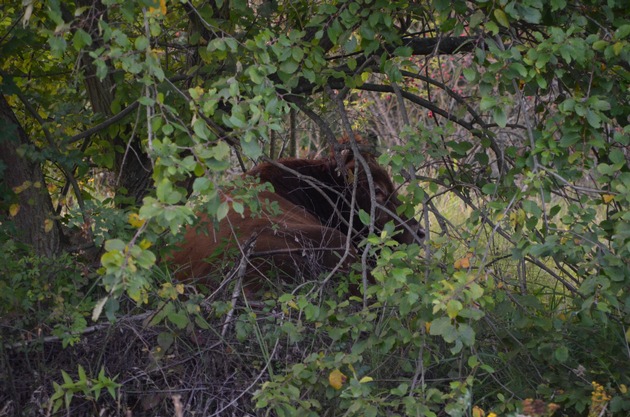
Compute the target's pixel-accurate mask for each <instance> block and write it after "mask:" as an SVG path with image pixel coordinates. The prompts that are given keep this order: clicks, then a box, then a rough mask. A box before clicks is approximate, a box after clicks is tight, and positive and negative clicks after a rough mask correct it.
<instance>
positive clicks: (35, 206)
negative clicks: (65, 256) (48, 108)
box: [0, 94, 61, 257]
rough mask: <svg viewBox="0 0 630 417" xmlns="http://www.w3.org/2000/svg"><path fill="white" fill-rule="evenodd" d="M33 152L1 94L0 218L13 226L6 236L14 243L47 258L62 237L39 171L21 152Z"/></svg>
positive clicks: (54, 251)
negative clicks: (1, 189)
mask: <svg viewBox="0 0 630 417" xmlns="http://www.w3.org/2000/svg"><path fill="white" fill-rule="evenodd" d="M29 148H30V149H29ZM18 149H19V150H18ZM32 149H34V147H33V144H32V143H31V142H30V141H29V138H28V137H27V135H26V132H25V131H24V129H23V128H22V126H21V125H20V123H19V122H18V120H17V118H16V117H15V114H14V113H13V110H12V109H11V107H10V106H9V103H8V102H7V100H6V99H5V97H4V95H1V94H0V165H4V167H3V168H4V171H3V172H2V176H0V187H1V188H5V190H3V192H2V193H0V198H1V199H2V200H0V206H1V207H2V208H3V210H2V212H1V213H0V218H2V217H5V216H6V218H7V219H8V221H9V222H12V223H13V225H14V228H13V229H12V230H11V228H9V230H10V232H9V233H10V234H11V235H12V236H13V237H14V238H15V239H16V240H18V241H20V242H23V243H25V244H27V245H29V246H31V247H32V248H33V249H34V250H35V253H37V254H38V255H41V256H49V257H50V256H54V255H55V254H57V253H58V252H59V249H60V243H61V234H60V232H59V228H58V224H57V222H56V221H55V220H54V218H53V206H52V201H51V199H50V195H49V194H48V189H47V187H46V183H45V182H44V174H43V172H42V168H41V166H40V164H39V162H37V161H34V160H32V159H30V158H29V154H30V152H26V153H24V152H22V150H32ZM5 198H6V200H5ZM4 222H5V220H3V221H2V223H4ZM9 224H10V223H9Z"/></svg>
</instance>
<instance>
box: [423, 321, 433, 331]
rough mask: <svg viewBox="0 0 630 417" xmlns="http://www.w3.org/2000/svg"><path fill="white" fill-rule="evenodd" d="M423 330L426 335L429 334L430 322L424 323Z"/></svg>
mask: <svg viewBox="0 0 630 417" xmlns="http://www.w3.org/2000/svg"><path fill="white" fill-rule="evenodd" d="M424 328H425V329H426V331H427V333H429V332H430V331H431V322H430V321H427V322H426V323H424Z"/></svg>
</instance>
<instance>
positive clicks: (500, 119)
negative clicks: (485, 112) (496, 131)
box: [492, 106, 507, 127]
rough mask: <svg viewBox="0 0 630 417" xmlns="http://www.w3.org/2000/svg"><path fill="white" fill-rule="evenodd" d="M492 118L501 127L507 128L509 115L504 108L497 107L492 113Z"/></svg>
mask: <svg viewBox="0 0 630 417" xmlns="http://www.w3.org/2000/svg"><path fill="white" fill-rule="evenodd" d="M492 118H493V119H494V122H495V123H496V124H497V125H498V126H499V127H505V126H507V115H506V114H505V110H503V107H499V106H497V107H495V108H494V109H493V111H492Z"/></svg>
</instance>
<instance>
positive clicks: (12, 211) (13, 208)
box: [9, 203, 20, 217]
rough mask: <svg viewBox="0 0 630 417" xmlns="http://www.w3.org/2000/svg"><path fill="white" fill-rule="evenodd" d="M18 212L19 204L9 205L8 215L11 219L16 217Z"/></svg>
mask: <svg viewBox="0 0 630 417" xmlns="http://www.w3.org/2000/svg"><path fill="white" fill-rule="evenodd" d="M19 211H20V205H19V204H17V203H16V204H11V205H10V206H9V214H10V215H11V217H15V216H17V214H18V212H19Z"/></svg>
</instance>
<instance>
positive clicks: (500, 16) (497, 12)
mask: <svg viewBox="0 0 630 417" xmlns="http://www.w3.org/2000/svg"><path fill="white" fill-rule="evenodd" d="M493 14H494V18H495V19H496V20H497V22H498V23H499V24H500V25H501V26H503V27H506V28H509V27H510V21H509V20H508V17H507V15H506V14H505V12H504V11H503V10H501V9H494V13H493Z"/></svg>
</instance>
